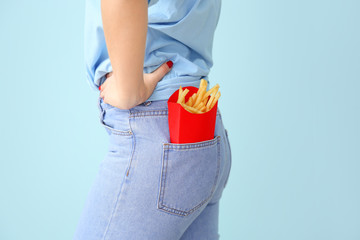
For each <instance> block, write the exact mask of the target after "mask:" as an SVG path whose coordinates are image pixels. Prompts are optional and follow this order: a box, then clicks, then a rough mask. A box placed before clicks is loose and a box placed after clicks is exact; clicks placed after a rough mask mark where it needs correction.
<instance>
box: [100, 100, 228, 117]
mask: <svg viewBox="0 0 360 240" xmlns="http://www.w3.org/2000/svg"><path fill="white" fill-rule="evenodd" d="M98 104H99V108H101V109H100V110H102V109H104V110H107V109H110V108H113V109H114V110H115V111H116V112H119V113H121V114H125V115H128V116H129V118H131V117H145V116H161V115H167V114H168V105H167V100H159V101H146V102H144V103H141V104H139V105H137V106H135V107H133V108H130V109H119V108H115V107H114V106H112V105H110V104H107V103H105V102H104V101H103V99H102V98H101V97H100V96H99V99H98ZM216 115H221V113H220V109H219V106H218V108H217V113H216Z"/></svg>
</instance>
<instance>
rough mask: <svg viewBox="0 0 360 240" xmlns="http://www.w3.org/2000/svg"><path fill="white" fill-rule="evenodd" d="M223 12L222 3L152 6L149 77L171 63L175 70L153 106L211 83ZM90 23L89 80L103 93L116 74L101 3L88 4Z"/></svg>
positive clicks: (197, 0) (90, 0) (155, 0)
mask: <svg viewBox="0 0 360 240" xmlns="http://www.w3.org/2000/svg"><path fill="white" fill-rule="evenodd" d="M220 7H221V0H207V1H204V0H183V1H169V0H150V2H149V7H148V32H147V39H146V50H145V60H144V73H150V72H152V71H154V70H155V69H156V68H158V67H159V66H160V65H161V64H162V63H163V62H165V61H166V60H171V61H173V63H174V65H173V68H172V70H171V71H170V72H169V73H168V74H166V75H165V76H164V78H163V79H162V80H161V81H160V82H159V83H158V84H157V86H156V88H155V90H154V92H153V94H152V95H151V97H150V98H149V99H148V100H150V101H154V100H166V99H168V98H169V97H170V95H171V94H172V93H173V92H175V91H176V90H177V89H179V86H180V85H182V86H195V87H198V86H199V83H200V80H201V79H202V78H204V79H206V80H208V74H209V71H210V68H211V67H212V65H213V61H212V45H213V37H214V32H215V28H216V26H217V23H218V20H219V14H220ZM85 18H86V19H85V22H86V24H85V62H86V69H87V80H88V82H89V84H90V86H91V87H93V88H94V89H98V86H99V85H100V83H102V82H103V81H104V80H105V74H106V73H108V72H111V71H112V66H111V63H110V59H109V55H108V52H107V48H106V43H105V38H104V32H103V29H102V21H101V10H100V0H87V2H86V16H85Z"/></svg>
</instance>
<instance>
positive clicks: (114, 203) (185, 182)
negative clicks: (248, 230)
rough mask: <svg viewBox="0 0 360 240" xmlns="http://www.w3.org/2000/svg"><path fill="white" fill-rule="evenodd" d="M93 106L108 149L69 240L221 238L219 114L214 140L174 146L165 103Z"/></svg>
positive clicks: (224, 150) (225, 153)
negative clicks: (105, 133)
mask: <svg viewBox="0 0 360 240" xmlns="http://www.w3.org/2000/svg"><path fill="white" fill-rule="evenodd" d="M98 107H99V112H100V115H99V119H100V123H101V124H102V126H103V127H104V128H105V130H106V132H107V134H108V136H109V145H108V146H109V147H108V152H107V154H106V156H105V158H104V159H103V160H102V162H101V163H100V166H99V171H98V174H97V176H96V178H95V181H94V183H93V185H92V188H91V190H90V192H89V195H88V197H87V200H86V203H85V206H84V209H83V212H82V215H81V218H80V221H79V223H78V226H77V229H76V233H75V236H74V239H76V240H80V239H81V240H95V239H96V240H115V239H116V240H119V239H131V240H146V239H149V240H178V239H180V240H190V239H195V240H202V239H204V240H205V239H206V240H215V239H219V237H220V236H219V233H218V218H219V200H220V198H221V196H222V193H223V190H224V188H225V186H226V183H227V180H228V178H229V174H230V169H231V150H230V143H229V139H228V135H227V131H226V129H225V128H224V125H223V122H222V119H221V113H220V109H219V108H218V112H217V117H216V126H215V134H214V135H215V136H214V138H213V139H211V140H207V141H202V142H196V143H186V144H175V143H170V135H169V126H168V115H167V114H168V111H167V101H166V100H161V101H147V102H145V103H142V104H140V105H138V106H136V107H134V108H131V109H129V110H123V109H119V108H116V107H113V106H111V105H109V104H107V103H104V102H103V100H102V99H101V98H100V97H99V100H98Z"/></svg>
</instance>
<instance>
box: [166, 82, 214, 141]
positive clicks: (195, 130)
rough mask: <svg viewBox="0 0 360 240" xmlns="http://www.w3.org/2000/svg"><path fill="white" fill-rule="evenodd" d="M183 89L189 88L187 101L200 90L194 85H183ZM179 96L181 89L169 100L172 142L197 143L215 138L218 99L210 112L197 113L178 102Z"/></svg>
mask: <svg viewBox="0 0 360 240" xmlns="http://www.w3.org/2000/svg"><path fill="white" fill-rule="evenodd" d="M182 89H183V90H185V89H189V92H188V93H187V94H186V96H185V102H187V100H188V99H189V97H191V96H192V95H193V94H194V93H197V91H198V88H197V87H192V86H188V87H183V88H182ZM178 96H179V89H178V90H177V91H175V92H174V93H173V94H172V95H171V96H170V98H169V100H168V101H167V104H168V121H169V131H170V142H171V143H195V142H201V141H206V140H211V139H213V138H214V133H215V124H216V112H217V105H218V101H216V103H215V105H214V107H213V108H212V109H210V110H209V111H208V112H205V113H201V114H196V113H191V112H188V111H187V110H185V109H184V108H183V107H182V106H181V105H180V104H178V103H177V100H178ZM209 98H210V96H209Z"/></svg>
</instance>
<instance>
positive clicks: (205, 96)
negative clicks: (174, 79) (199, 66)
mask: <svg viewBox="0 0 360 240" xmlns="http://www.w3.org/2000/svg"><path fill="white" fill-rule="evenodd" d="M206 88H207V81H206V80H204V79H201V82H200V86H199V90H198V91H197V93H194V94H193V95H192V96H191V97H189V98H188V100H187V101H186V102H185V96H186V94H188V92H189V89H185V90H184V89H183V88H182V87H181V86H180V88H179V96H178V100H177V103H179V104H180V105H181V106H182V107H183V108H184V109H185V110H187V111H188V112H191V113H196V114H201V113H205V112H208V111H210V110H211V109H212V108H213V107H214V106H215V104H216V102H217V101H218V100H219V98H220V96H221V93H220V91H219V88H220V86H219V84H216V85H215V86H214V87H212V88H211V89H210V90H209V91H206ZM209 96H210V98H209Z"/></svg>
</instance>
